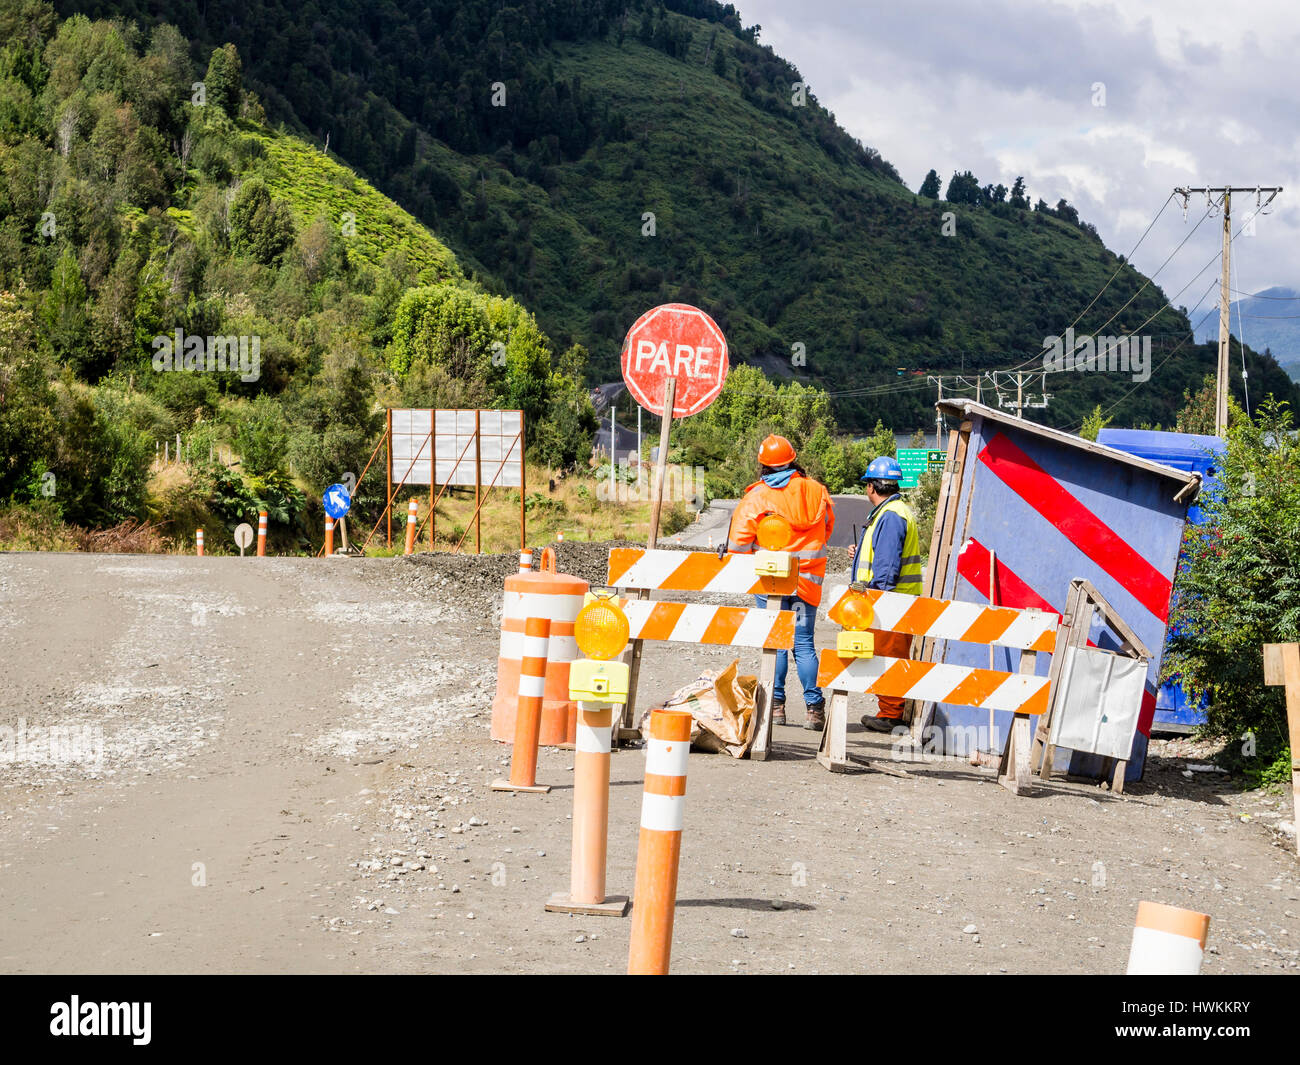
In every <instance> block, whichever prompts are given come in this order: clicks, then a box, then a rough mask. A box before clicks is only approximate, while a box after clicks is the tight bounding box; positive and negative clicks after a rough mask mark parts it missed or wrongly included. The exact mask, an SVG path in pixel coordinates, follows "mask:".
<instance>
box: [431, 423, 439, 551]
mask: <svg viewBox="0 0 1300 1065" xmlns="http://www.w3.org/2000/svg"><path fill="white" fill-rule="evenodd" d="M437 480H438V412H437V411H435V410H433V408H430V410H429V550H430V551H432V550H433V531H434V528H435V527H437V524H438V511H437V510H435V508H434V505H433V503H434V501H433V486H434V484H435V482H437Z"/></svg>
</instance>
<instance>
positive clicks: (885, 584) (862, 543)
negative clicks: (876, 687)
mask: <svg viewBox="0 0 1300 1065" xmlns="http://www.w3.org/2000/svg"><path fill="white" fill-rule="evenodd" d="M902 479H903V471H902V468H901V467H900V466H899V465H898V462H897V460H895V459H892V458H890V457H889V456H887V455H882V456H881V457H880V458H877V459H873V460H872V462H871V465H869V466H868V467H867V472H866V473H865V474H863V475H862V480H863V481H864V482H866V486H867V498H868V499H869V500H871V505H872V511H871V514H870V515H869V516H868V518H867V525H866V528H864V529H863V530H862V538H861V539H860V540H859V541H858V545H857V548H856V550H855V551H854V553H853V568H852V569H851V570H850V573H851V579H852V580H854V581H861V582H862V583H863V584H865V585H866V586H867V587H868V588H879V589H881V590H883V591H886V592H902V593H903V594H904V595H920V594H921V538H920V535H919V533H918V532H917V528H916V515H915V514H913V513H912V508H911V507H909V506H908V505H907V504H906V503H904V502H903V497H902V496H901V495H899V489H898V482H899V481H901V480H902ZM871 631H872V634H873V635H874V636H875V647H876V654H877V655H878V656H880V657H882V658H907V657H908V656H910V655H911V653H912V637H911V636H909V635H908V634H907V633H905V632H882V631H880V630H879V629H872V630H871ZM877 702H878V704H879V707H880V712H879V714H877V715H876V716H875V717H868V716H867V715H865V714H864V715H863V716H862V726H863V728H866V729H870V730H871V731H872V732H892V731H893V730H894V728H895V727H897V726H898V725H899V724H900V722H901V719H902V717H903V700H902V699H900V698H897V697H895V696H889V695H880V696H877Z"/></svg>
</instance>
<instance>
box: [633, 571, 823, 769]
mask: <svg viewBox="0 0 1300 1065" xmlns="http://www.w3.org/2000/svg"><path fill="white" fill-rule="evenodd" d="M765 558H768V559H770V558H777V559H778V560H784V563H785V565H786V567H787V572H785V573H781V574H769V573H764V572H762V570H761V568H760V567H762V566H763V565H764V561H765ZM609 584H610V586H611V587H613V588H618V589H620V590H622V589H630V590H632V591H634V592H636V593H638V595H639V596H644V595H645V594H648V593H649V592H654V591H660V592H699V593H701V594H706V595H735V596H751V595H763V596H767V608H766V609H760V608H757V607H753V606H745V607H731V606H706V605H704V604H701V603H676V602H667V601H664V600H652V599H647V598H643V597H640V598H629V599H628V600H627V603H626V606H625V608H624V609H625V611H626V613H627V619H628V624H629V626H630V628H631V638H632V681H631V685H630V689H629V696H628V702H627V705H626V706H625V707H624V709H623V720H622V725H623V727H624V728H627V729H631V727H632V723H633V720H634V716H635V705H634V704H635V701H636V686H637V675H638V672H639V668H640V662H641V647H642V641H645V640H665V641H669V642H678V643H708V644H722V645H724V646H734V647H757V648H761V649H762V651H763V661H762V666H761V669H760V672H759V681H758V687H757V690H756V691H755V700H754V733H753V742H752V745H751V747H750V750H749V756H750V758H752V759H754V760H755V761H762V760H763V759H765V758H766V757H767V755H768V748H769V744H770V741H771V731H772V715H771V705H770V704H771V693H772V685H773V683H774V681H775V678H776V652H777V651H788V650H790V649H791V648H792V647H793V646H794V624H795V616H794V611H792V610H782V609H781V598H782V597H783V596H788V595H794V594H795V592H796V591H797V590H798V586H799V572H798V566H797V564H796V563H795V561H794V560H793V558H791V557H790V556H789V555H788V554H786V553H780V552H778V553H773V552H760V553H759V554H744V555H741V554H734V555H733V554H727V555H722V556H721V557H719V556H718V555H717V554H716V553H715V552H712V551H665V550H659V549H642V548H624V547H616V548H612V549H611V550H610V552H609Z"/></svg>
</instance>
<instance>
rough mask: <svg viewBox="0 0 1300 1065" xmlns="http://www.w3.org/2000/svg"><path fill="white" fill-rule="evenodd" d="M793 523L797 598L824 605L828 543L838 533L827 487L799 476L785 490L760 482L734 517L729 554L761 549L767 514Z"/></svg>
mask: <svg viewBox="0 0 1300 1065" xmlns="http://www.w3.org/2000/svg"><path fill="white" fill-rule="evenodd" d="M769 512H770V513H773V514H780V515H781V516H782V517H783V518H785V519H786V521H788V522H789V523H790V528H791V530H792V532H793V539H792V540H791V542H790V553H791V554H792V555H793V556H794V557H795V559H796V560H797V561H798V563H799V586H798V591H797V594H798V596H799V598H800V599H802V600H803V601H804V602H805V603H807V604H809V605H810V606H816V605H817V604H818V603H820V602H821V601H822V581H823V580H824V579H825V577H826V541H827V540H829V539H830V536H831V533H832V532H833V531H834V529H835V505H834V503H833V502H832V501H831V497H830V494H829V493H828V492H827V491H826V488H825V486H824V485H822V484H820V483H819V482H817V481H814V480H813V479H812V478H811V477H805V476H804V475H802V474H799V473H796V474H795V475H794V476H793V477H791V478H790V480H789V482H788V483H787V484H786V486H785V487H784V488H769V487H768V486H767V485H766V484H765V483H764V482H762V481H756V482H755V483H753V484H751V485H750V486H749V487H748V488H746V489H745V494H744V496H742V497H741V500H740V502H739V503H737V504H736V509H735V510H734V511H733V512H732V515H731V528H730V529H729V530H728V533H727V550H728V551H731V552H734V553H736V554H749V553H750V552H752V551H754V550H755V549H756V548H757V547H758V544H757V535H758V522H759V519H760V518H762V517H763V515H764V514H767V513H769Z"/></svg>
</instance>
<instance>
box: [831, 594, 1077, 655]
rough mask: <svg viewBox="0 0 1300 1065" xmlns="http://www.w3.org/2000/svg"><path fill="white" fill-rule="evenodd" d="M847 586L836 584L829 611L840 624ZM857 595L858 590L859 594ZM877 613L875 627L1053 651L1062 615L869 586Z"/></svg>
mask: <svg viewBox="0 0 1300 1065" xmlns="http://www.w3.org/2000/svg"><path fill="white" fill-rule="evenodd" d="M848 594H849V589H848V588H846V587H845V586H844V585H839V586H838V587H835V588H832V589H831V590H830V593H829V595H828V596H827V602H829V603H830V607H829V609H827V611H826V616H827V617H828V618H829V619H830V620H831V621H834V622H837V623H840V624H842V623H843V622H842V620H841V614H840V611H841V609H842V605H843V603H844V601H845V597H846V596H848ZM855 594H858V593H855ZM860 594H861V595H863V596H864V597H865V598H866V599H867V600H868V601H869V602H870V603H871V607H872V610H873V612H874V615H875V620H874V621H873V622H872V626H871V627H872V628H874V629H882V630H885V631H888V632H905V633H909V634H910V635H912V636H928V637H931V638H933V639H936V640H962V641H965V642H967V643H987V644H993V645H995V646H997V647H1012V648H1018V649H1019V650H1022V651H1049V652H1050V651H1051V650H1052V648H1053V647H1054V646H1055V643H1056V630H1057V627H1058V626H1059V625H1060V621H1061V617H1060V615H1059V614H1057V613H1056V612H1054V611H1048V610H1018V609H1016V608H1015V607H1008V606H980V605H979V604H978V603H963V602H961V601H960V600H957V599H930V598H928V597H926V596H923V595H904V594H903V593H901V592H882V591H879V590H877V589H874V588H868V589H867V590H866V591H865V592H862V593H860Z"/></svg>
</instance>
